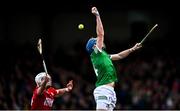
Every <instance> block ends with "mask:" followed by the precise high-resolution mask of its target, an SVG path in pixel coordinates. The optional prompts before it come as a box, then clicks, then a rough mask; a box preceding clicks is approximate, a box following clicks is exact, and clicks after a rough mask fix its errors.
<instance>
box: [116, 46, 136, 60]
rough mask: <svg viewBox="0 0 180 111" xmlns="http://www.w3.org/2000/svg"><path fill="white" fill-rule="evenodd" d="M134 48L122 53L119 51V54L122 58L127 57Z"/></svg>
mask: <svg viewBox="0 0 180 111" xmlns="http://www.w3.org/2000/svg"><path fill="white" fill-rule="evenodd" d="M133 51H134V50H133V49H132V48H130V49H127V50H124V51H122V52H120V53H118V55H119V56H120V57H121V59H124V58H125V57H127V56H128V55H129V54H130V53H131V52H133Z"/></svg>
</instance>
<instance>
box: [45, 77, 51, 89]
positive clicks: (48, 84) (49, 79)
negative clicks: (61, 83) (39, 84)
mask: <svg viewBox="0 0 180 111" xmlns="http://www.w3.org/2000/svg"><path fill="white" fill-rule="evenodd" d="M48 86H52V79H51V77H50V76H49V77H48V82H47V83H46V87H48Z"/></svg>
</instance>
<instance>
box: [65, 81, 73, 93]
mask: <svg viewBox="0 0 180 111" xmlns="http://www.w3.org/2000/svg"><path fill="white" fill-rule="evenodd" d="M72 88H73V80H70V81H69V83H68V84H67V85H66V91H67V92H70V91H71V90H72Z"/></svg>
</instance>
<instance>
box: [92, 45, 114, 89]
mask: <svg viewBox="0 0 180 111" xmlns="http://www.w3.org/2000/svg"><path fill="white" fill-rule="evenodd" d="M90 57H91V62H92V65H93V68H94V71H95V73H96V77H97V81H96V87H98V86H100V85H104V84H108V83H111V82H114V81H117V75H116V70H115V68H114V65H113V63H112V61H111V58H110V56H109V55H108V54H107V53H106V52H105V51H104V50H102V51H99V50H98V49H97V48H95V49H94V51H93V52H92V53H91V55H90Z"/></svg>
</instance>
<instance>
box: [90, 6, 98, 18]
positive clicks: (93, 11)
mask: <svg viewBox="0 0 180 111" xmlns="http://www.w3.org/2000/svg"><path fill="white" fill-rule="evenodd" d="M91 12H92V14H94V15H95V16H98V15H99V12H98V10H97V8H96V7H92V9H91Z"/></svg>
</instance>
